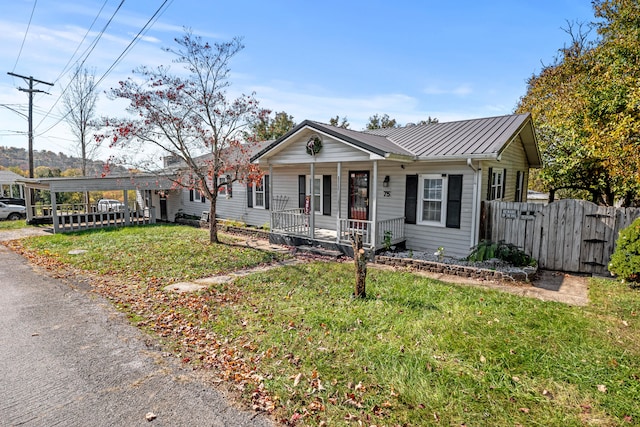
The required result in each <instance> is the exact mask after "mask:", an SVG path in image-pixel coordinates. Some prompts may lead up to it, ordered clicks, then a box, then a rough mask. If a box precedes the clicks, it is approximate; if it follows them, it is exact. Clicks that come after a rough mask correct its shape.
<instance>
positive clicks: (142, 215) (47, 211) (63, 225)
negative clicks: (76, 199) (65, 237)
mask: <svg viewBox="0 0 640 427" xmlns="http://www.w3.org/2000/svg"><path fill="white" fill-rule="evenodd" d="M91 211H93V212H91ZM30 213H31V219H32V220H33V219H36V220H37V219H44V220H46V221H48V223H50V224H51V223H53V226H54V229H55V230H54V232H56V233H57V232H65V231H75V230H84V229H88V228H101V227H110V226H126V225H137V224H153V223H155V209H154V208H145V209H139V210H135V209H130V210H128V211H119V212H97V209H96V206H95V205H87V204H85V203H61V204H59V205H56V217H57V223H56V221H54V220H53V208H52V206H51V205H36V206H31V212H30Z"/></svg>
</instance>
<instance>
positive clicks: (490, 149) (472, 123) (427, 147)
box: [369, 114, 530, 158]
mask: <svg viewBox="0 0 640 427" xmlns="http://www.w3.org/2000/svg"><path fill="white" fill-rule="evenodd" d="M529 119H530V115H529V114H514V115H509V116H498V117H488V118H482V119H471V120H461V121H456V122H446V123H430V124H425V125H416V126H409V127H403V128H388V129H376V130H373V131H369V132H370V133H374V134H378V135H384V136H386V137H387V138H388V139H389V140H391V141H393V142H394V143H396V144H397V145H399V146H401V147H404V148H405V149H408V150H410V151H412V152H414V153H415V155H416V156H417V157H418V158H438V157H455V156H461V157H464V156H469V155H492V154H494V155H498V154H499V153H500V151H501V150H502V149H503V148H504V147H505V146H506V144H508V143H509V141H510V140H511V139H512V138H513V137H514V136H515V135H516V133H517V132H518V130H519V129H520V128H521V127H522V126H523V125H524V123H525V122H526V121H527V120H529Z"/></svg>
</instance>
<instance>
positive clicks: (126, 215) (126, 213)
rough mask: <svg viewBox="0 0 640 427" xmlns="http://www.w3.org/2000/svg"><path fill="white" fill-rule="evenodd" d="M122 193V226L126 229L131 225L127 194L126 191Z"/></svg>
mask: <svg viewBox="0 0 640 427" xmlns="http://www.w3.org/2000/svg"><path fill="white" fill-rule="evenodd" d="M122 192H123V193H124V225H126V226H127V227H128V226H130V225H131V221H130V220H129V194H128V193H129V192H128V191H127V190H123V191H122Z"/></svg>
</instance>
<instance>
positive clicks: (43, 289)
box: [0, 245, 272, 427]
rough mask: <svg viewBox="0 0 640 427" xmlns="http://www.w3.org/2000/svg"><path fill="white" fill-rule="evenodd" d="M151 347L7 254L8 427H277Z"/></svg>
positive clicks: (107, 310) (84, 295) (4, 415)
mask: <svg viewBox="0 0 640 427" xmlns="http://www.w3.org/2000/svg"><path fill="white" fill-rule="evenodd" d="M147 341H148V340H145V336H144V335H143V334H142V333H141V332H140V331H138V330H137V329H136V328H134V327H132V326H130V325H129V324H128V323H127V322H126V320H125V319H124V318H123V317H122V315H120V314H119V313H117V312H116V311H115V310H114V309H113V308H112V307H111V306H110V305H109V304H108V303H107V302H105V301H104V300H102V299H100V298H99V297H97V296H95V295H93V294H91V293H89V292H87V290H86V289H82V288H81V287H73V286H71V285H69V284H65V283H62V282H60V281H57V280H55V279H51V278H49V277H47V276H46V275H44V274H39V273H38V272H37V271H35V270H33V269H32V267H30V266H29V265H27V264H26V263H25V261H24V260H23V258H22V257H20V256H19V255H16V254H15V253H13V252H11V251H10V250H9V249H7V248H6V247H5V246H2V245H0V426H65V427H66V426H154V427H155V426H270V425H272V424H271V423H270V421H269V420H267V419H266V418H262V417H254V414H253V413H251V412H246V411H241V410H239V409H237V408H236V407H234V406H230V405H229V404H228V403H227V401H226V400H225V398H224V396H223V395H222V394H220V393H219V392H217V391H216V390H215V389H213V388H212V387H210V386H208V385H206V384H205V383H203V382H201V381H200V380H199V379H198V378H197V377H196V376H195V375H194V374H193V373H192V372H190V371H187V370H182V369H181V367H180V366H179V364H178V363H177V362H176V361H175V360H174V359H172V358H170V357H167V356H163V354H162V353H161V352H160V351H159V349H157V348H154V347H153V344H151V343H150V341H149V345H147V344H145V342H147ZM149 412H152V413H154V414H155V415H156V416H157V418H155V419H154V420H153V421H147V420H146V418H145V415H146V414H147V413H149Z"/></svg>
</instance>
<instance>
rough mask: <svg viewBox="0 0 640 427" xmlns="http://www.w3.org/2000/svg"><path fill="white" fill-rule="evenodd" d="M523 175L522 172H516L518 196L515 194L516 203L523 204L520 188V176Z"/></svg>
mask: <svg viewBox="0 0 640 427" xmlns="http://www.w3.org/2000/svg"><path fill="white" fill-rule="evenodd" d="M521 174H522V172H520V171H516V194H515V201H516V202H521V201H522V188H521V187H520V175H521Z"/></svg>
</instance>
